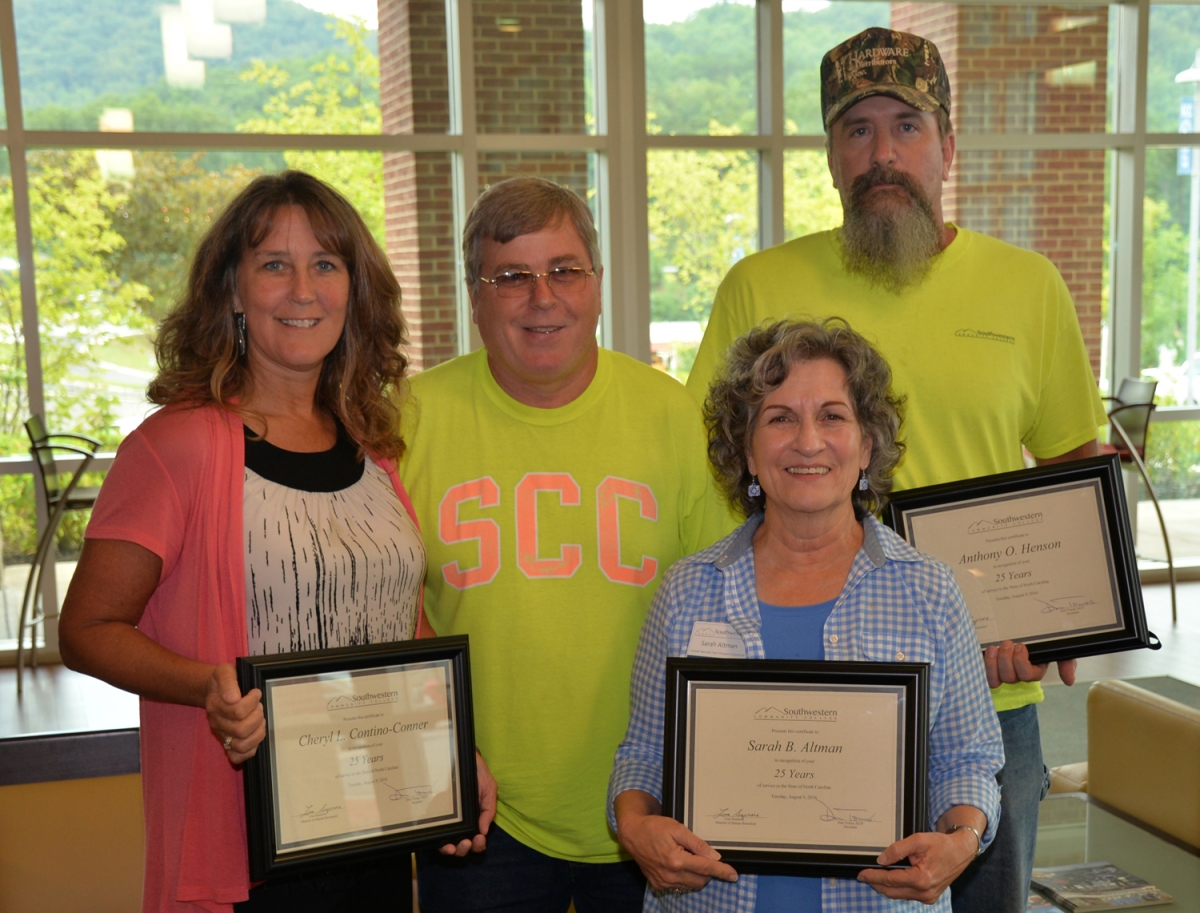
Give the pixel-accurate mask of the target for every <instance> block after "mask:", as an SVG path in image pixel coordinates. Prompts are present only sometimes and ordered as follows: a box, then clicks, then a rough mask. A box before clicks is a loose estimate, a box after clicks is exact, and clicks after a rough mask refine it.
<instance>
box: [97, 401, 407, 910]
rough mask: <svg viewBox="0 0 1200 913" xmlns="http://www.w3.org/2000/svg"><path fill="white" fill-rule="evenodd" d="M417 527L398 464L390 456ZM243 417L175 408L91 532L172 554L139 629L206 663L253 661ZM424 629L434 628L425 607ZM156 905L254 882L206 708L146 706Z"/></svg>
mask: <svg viewBox="0 0 1200 913" xmlns="http://www.w3.org/2000/svg"><path fill="white" fill-rule="evenodd" d="M377 462H378V463H379V465H380V466H381V467H382V468H383V469H385V470H386V471H387V473H388V476H389V477H390V478H391V480H392V484H393V485H394V486H395V488H396V494H397V495H398V496H399V498H400V502H401V503H402V504H403V505H404V507H405V509H406V510H407V511H408V513H409V515H410V516H411V517H412V519H413V522H414V523H416V522H417V518H416V514H415V513H414V512H413V508H412V503H411V502H410V501H409V498H408V494H407V492H405V490H404V486H403V485H401V484H400V479H399V477H398V476H397V475H396V467H395V465H394V464H392V463H390V462H388V461H383V460H378V461H377ZM244 470H245V446H244V439H243V432H242V421H241V418H240V417H239V416H237V415H234V414H231V413H229V412H226V411H225V410H223V409H220V408H218V407H216V406H204V407H199V408H183V407H169V408H166V409H163V410H161V411H159V412H157V413H155V414H154V415H152V416H150V418H148V419H146V421H144V422H143V423H142V424H141V426H139V427H138V428H137V430H135V431H134V432H133V433H132V434H130V435H129V437H127V438H126V439H125V441H124V443H122V444H121V447H120V448H119V449H118V451H117V457H116V460H115V461H114V462H113V467H112V469H111V470H110V471H109V473H108V476H107V478H106V479H105V481H104V486H103V488H102V489H101V491H100V496H99V498H98V499H97V501H96V507H95V509H94V510H93V512H92V519H91V522H90V524H89V525H88V529H87V538H89V539H122V540H125V541H128V542H134V543H136V544H138V545H140V546H142V547H143V548H146V549H149V550H150V551H151V552H153V553H154V554H156V555H158V556H159V557H160V558H161V559H162V562H163V567H162V577H161V579H160V580H159V583H158V587H157V588H156V589H155V591H154V594H153V595H152V596H151V597H150V601H149V602H148V603H147V604H146V611H145V613H144V614H143V615H142V620H141V622H140V623H139V625H138V628H139V630H141V632H142V633H144V634H145V635H146V636H147V637H149V638H151V639H152V640H154V641H156V642H158V643H159V644H161V645H162V646H164V647H166V648H167V649H168V650H172V651H174V652H176V653H178V654H180V655H182V656H187V657H190V658H192V659H198V660H200V661H202V662H206V663H213V664H217V663H228V662H233V660H234V659H235V658H236V657H238V656H245V655H246V654H247V652H248V650H247V646H246V581H245V566H244V555H245V552H244V548H245V546H244V544H243V541H242V497H243V495H242V489H243V482H244V475H245V472H244ZM418 630H419V631H420V630H424V631H428V630H429V629H428V625H427V624H426V623H425V618H424V611H423V610H422V611H421V613H420V615H419V619H418ZM141 755H142V796H143V803H144V806H145V817H146V879H145V888H144V894H143V898H142V909H143V911H145V913H160V911H161V913H183V911H196V910H205V911H211V913H228V911H230V910H231V905H232V904H234V903H236V902H239V901H243V900H246V898H247V896H248V892H249V889H250V876H249V863H248V861H247V856H246V818H245V804H244V800H243V796H242V772H241V770H239V769H237V768H234V767H233V766H232V765H231V764H230V763H229V761H228V759H227V758H226V756H225V752H224V751H223V750H222V748H221V743H220V742H219V741H218V740H217V738H216V737H215V736H214V735H213V733H212V731H211V730H210V729H209V727H208V716H207V714H206V713H205V711H204V709H203V708H201V707H188V706H184V705H182V704H166V703H161V702H158V701H151V700H147V699H145V698H143V699H142V701H141Z"/></svg>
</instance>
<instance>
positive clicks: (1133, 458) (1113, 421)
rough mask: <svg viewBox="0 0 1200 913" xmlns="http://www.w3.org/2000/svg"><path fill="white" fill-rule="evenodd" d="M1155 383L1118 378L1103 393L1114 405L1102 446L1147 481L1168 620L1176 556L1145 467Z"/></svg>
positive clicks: (1132, 507) (1174, 616)
mask: <svg viewBox="0 0 1200 913" xmlns="http://www.w3.org/2000/svg"><path fill="white" fill-rule="evenodd" d="M1157 386H1158V381H1156V380H1139V379H1137V378H1134V377H1126V378H1125V379H1124V380H1122V381H1121V387H1120V389H1119V390H1117V395H1116V396H1106V397H1104V399H1105V400H1106V401H1108V402H1110V403H1115V405H1114V406H1113V407H1112V408H1111V409H1109V410H1108V425H1109V428H1111V429H1112V434H1111V435H1110V442H1109V443H1108V444H1104V445H1102V446H1101V448H1100V449H1101V452H1103V453H1115V454H1117V455H1118V456H1119V457H1120V458H1121V462H1122V463H1124V464H1128V465H1133V466H1136V467H1137V469H1138V472H1139V473H1140V474H1141V477H1142V480H1143V481H1144V482H1145V483H1146V491H1148V492H1149V493H1150V500H1151V502H1152V503H1153V504H1154V512H1155V513H1156V514H1157V515H1158V526H1159V528H1160V529H1161V530H1162V537H1163V546H1164V547H1165V548H1166V551H1167V574H1168V578H1169V580H1170V582H1171V621H1172V622H1175V621H1176V620H1177V617H1178V616H1177V614H1176V608H1175V559H1174V557H1173V556H1172V554H1171V540H1170V539H1169V538H1167V524H1166V521H1165V520H1163V513H1162V507H1161V506H1160V505H1159V503H1158V492H1156V491H1155V490H1154V483H1153V482H1151V481H1150V473H1149V471H1148V470H1147V469H1146V437H1147V434H1148V433H1149V430H1150V416H1151V415H1153V414H1154V410H1155V408H1156V407H1155V405H1154V390H1155V388H1156V387H1157ZM1130 510H1132V511H1136V510H1137V504H1136V503H1134V504H1131V505H1130Z"/></svg>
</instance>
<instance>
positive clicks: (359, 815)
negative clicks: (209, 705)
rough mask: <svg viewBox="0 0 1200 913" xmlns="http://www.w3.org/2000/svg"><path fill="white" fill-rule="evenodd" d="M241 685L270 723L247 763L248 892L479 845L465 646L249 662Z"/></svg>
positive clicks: (241, 667)
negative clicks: (375, 858) (452, 846)
mask: <svg viewBox="0 0 1200 913" xmlns="http://www.w3.org/2000/svg"><path fill="white" fill-rule="evenodd" d="M238 675H239V679H240V683H241V687H242V690H243V692H245V691H248V690H250V689H251V688H259V689H261V690H262V693H263V710H264V713H265V716H266V721H267V737H266V739H265V740H264V741H263V743H262V744H261V745H260V746H259V750H258V753H257V754H256V755H255V757H253V758H251V759H250V760H249V761H247V762H246V818H247V830H248V836H249V844H250V874H251V878H252V880H256V881H257V880H261V879H263V878H267V877H270V876H271V875H274V874H277V873H281V872H292V871H298V870H303V869H305V868H307V867H310V866H328V865H330V864H332V863H336V862H340V861H348V860H352V859H359V858H366V857H368V856H372V855H382V854H384V853H388V852H395V851H398V850H405V849H412V848H416V847H423V846H434V845H441V844H443V843H447V842H451V843H452V842H457V840H459V839H461V838H463V837H470V836H472V835H473V834H474V833H475V830H476V822H477V818H478V796H477V792H476V790H477V787H476V779H475V747H474V734H473V728H472V718H471V700H470V672H469V667H468V657H467V639H466V638H465V637H454V638H451V637H446V638H435V639H432V640H422V641H407V642H404V643H391V644H378V645H374V646H369V647H354V648H347V649H339V650H324V651H322V650H314V651H307V652H303V653H291V654H283V655H276V656H257V657H249V658H243V659H239V660H238Z"/></svg>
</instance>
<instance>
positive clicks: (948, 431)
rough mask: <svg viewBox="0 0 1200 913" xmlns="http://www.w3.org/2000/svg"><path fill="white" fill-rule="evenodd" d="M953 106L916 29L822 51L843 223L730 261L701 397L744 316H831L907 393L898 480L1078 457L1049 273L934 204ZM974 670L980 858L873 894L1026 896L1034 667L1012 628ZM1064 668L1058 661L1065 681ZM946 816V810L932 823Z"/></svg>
mask: <svg viewBox="0 0 1200 913" xmlns="http://www.w3.org/2000/svg"><path fill="white" fill-rule="evenodd" d="M950 106H951V92H950V81H949V79H948V78H947V76H946V69H945V66H944V65H943V63H942V59H941V55H940V54H938V50H937V48H936V47H935V46H934V45H933V43H932V42H930V41H928V40H926V39H924V38H921V37H918V36H916V35H909V34H906V33H904V32H896V31H891V30H889V29H882V28H871V29H867V30H866V31H864V32H861V33H860V34H858V35H855V36H854V37H853V38H850V39H848V40H847V41H845V42H843V43H842V44H840V45H838V46H837V47H836V48H834V49H833V50H831V51H830V52H829V53H828V54H826V55H825V58H824V60H823V61H822V63H821V113H822V116H823V121H824V124H825V131H826V143H825V148H826V152H827V157H828V163H829V170H830V174H831V176H832V177H833V184H834V186H835V187H836V188H837V190H838V192H839V194H840V195H841V199H842V211H843V223H842V226H841V227H840V228H838V229H835V230H833V231H825V232H818V233H816V234H812V235H808V236H806V237H803V238H797V239H795V240H793V241H789V242H787V243H786V244H781V245H779V246H777V247H773V248H770V249H769V250H765V251H762V252H760V253H757V254H753V255H751V256H749V257H745V258H744V259H742V260H741V261H739V262H738V263H737V264H736V265H735V266H734V267H733V269H732V270H730V272H729V275H728V276H726V277H725V280H724V281H723V282H722V283H721V287H720V289H719V290H718V292H717V297H716V300H715V301H714V303H713V310H712V316H711V317H710V319H709V323H708V327H707V329H706V330H705V334H704V340H703V342H702V343H701V345H700V350H699V352H698V353H697V355H696V361H695V364H694V366H693V367H692V371H691V374H690V376H689V378H688V389H689V390H691V391H692V392H693V394H694V395H695V396H696V397H697V398H698V399H701V400H703V398H704V396H705V394H706V393H707V391H708V386H709V382H710V381H711V379H712V377H713V376H714V374H715V373H716V371H717V369H718V367H719V364H720V361H721V360H722V356H723V353H724V352H725V350H726V348H727V347H728V346H729V344H730V343H731V342H733V340H735V339H737V338H738V337H739V336H741V335H742V334H743V333H745V332H746V331H747V330H749V329H751V328H752V327H755V326H758V325H759V324H761V323H763V322H764V321H767V320H778V319H780V318H785V317H790V318H794V319H806V320H813V319H816V320H821V319H824V318H827V317H835V316H836V317H842V318H844V319H845V320H847V321H848V322H849V323H850V325H851V326H852V327H853V328H854V329H856V330H858V331H859V332H861V333H865V334H866V335H867V337H868V338H870V339H871V340H872V342H874V343H875V344H876V346H877V347H878V348H879V350H880V351H881V352H882V353H883V355H884V356H885V357H886V358H887V359H888V362H889V363H890V365H891V368H892V372H893V383H894V389H895V391H896V392H897V393H898V394H901V395H904V396H906V397H907V405H906V410H905V419H904V428H903V433H904V437H905V438H906V441H907V444H908V452H907V456H906V457H905V459H904V461H903V462H902V463H901V464H900V466H899V467H898V469H897V471H896V476H895V488H896V490H905V489H910V488H916V487H920V486H925V485H933V484H937V483H941V482H953V481H958V480H961V479H969V478H977V477H979V476H984V475H990V474H992V473H997V472H1005V471H1008V470H1013V469H1021V468H1023V466H1024V462H1023V456H1022V445H1023V446H1024V447H1025V448H1027V449H1028V450H1029V452H1030V453H1032V454H1033V456H1034V457H1035V458H1036V459H1037V461H1038V462H1039V463H1047V462H1059V461H1065V460H1070V459H1079V458H1082V457H1085V456H1091V455H1093V454H1094V453H1096V452H1097V448H1096V431H1097V428H1098V427H1099V426H1101V425H1103V424H1105V415H1104V410H1103V408H1102V407H1101V403H1100V398H1099V393H1098V390H1097V388H1096V382H1095V378H1094V376H1093V374H1092V371H1091V367H1090V364H1089V361H1088V355H1087V351H1086V349H1085V348H1084V345H1083V339H1082V335H1081V333H1080V330H1079V321H1078V318H1077V317H1076V314H1075V307H1074V303H1073V302H1072V300H1071V296H1070V293H1069V292H1068V291H1067V288H1066V285H1065V284H1064V282H1063V280H1062V277H1061V276H1059V274H1058V271H1057V270H1056V269H1055V268H1054V267H1053V265H1051V264H1050V262H1049V261H1048V260H1046V259H1045V258H1044V257H1042V256H1040V255H1038V254H1034V253H1031V252H1029V251H1025V250H1020V249H1018V248H1016V247H1013V246H1012V245H1009V244H1005V243H1004V242H1001V241H997V240H995V239H993V238H989V237H987V236H985V235H981V234H978V233H976V232H973V231H970V230H968V229H965V228H963V227H961V226H957V225H955V224H954V223H952V222H947V221H946V220H945V218H944V216H943V212H942V190H943V185H944V183H945V181H947V180H948V179H949V177H950V169H951V166H952V164H953V161H954V151H955V137H954V130H953V127H952V125H951V122H950ZM881 658H882V657H881ZM984 666H985V670H986V673H987V678H988V683H989V685H990V686H991V687H992V689H993V690H992V698H993V702H994V704H995V706H996V710H997V711H998V714H999V718H1000V724H1001V729H1002V730H1003V733H1004V750H1005V756H1006V764H1005V767H1004V769H1003V770H1002V771H1001V773H1000V774H999V776H998V779H999V780H1000V782H1001V786H1002V787H1003V789H1002V803H1001V815H1000V821H999V822H995V821H988V822H986V824H985V825H984V826H982V827H980V828H979V830H980V834H979V841H978V849H979V850H980V851H981V852H982V855H981V856H980V857H979V858H977V859H976V860H974V862H972V861H971V860H970V859H969V858H963V859H956V860H954V863H955V864H954V865H953V866H951V867H950V868H948V869H946V870H944V871H942V872H941V875H940V878H941V882H940V884H936V883H932V882H931V883H930V884H928V885H925V886H924V888H922V889H921V890H917V888H916V887H915V886H914V887H913V888H912V890H907V891H904V890H895V889H891V888H886V887H885V886H886V885H888V884H899V883H900V882H899V881H892V879H898V878H899V876H898V875H897V874H896V873H894V872H882V871H875V872H870V873H865V874H864V875H863V880H865V881H869V882H871V883H872V884H873V885H875V886H876V887H877V890H881V891H882V892H884V893H887V894H888V896H891V897H912V898H917V899H922V900H925V901H926V902H930V900H931V898H934V897H936V896H938V894H940V893H941V891H942V890H944V888H945V886H946V884H949V883H951V882H952V883H953V884H952V887H951V893H952V895H953V905H954V908H955V910H956V911H957V913H968V911H969V913H990V911H995V913H1014V911H1019V910H1024V909H1025V905H1026V902H1027V897H1028V890H1029V879H1030V874H1031V870H1032V866H1033V851H1034V843H1035V840H1036V835H1037V807H1038V803H1039V801H1040V800H1041V798H1042V793H1043V789H1044V788H1045V784H1046V782H1047V777H1046V770H1045V767H1044V766H1043V764H1042V752H1041V739H1040V734H1039V732H1038V724H1037V709H1036V704H1037V703H1038V702H1039V701H1041V700H1042V691H1041V685H1040V684H1039V682H1040V680H1041V678H1042V677H1043V675H1044V674H1045V672H1046V667H1045V666H1044V665H1033V664H1031V663H1030V662H1029V653H1028V650H1027V649H1026V648H1025V647H1024V646H1023V645H1014V644H1013V643H1012V642H1011V641H1006V642H1003V643H1000V644H994V645H989V646H988V647H987V649H986V650H985V651H984ZM1074 666H1075V664H1074V662H1073V661H1070V662H1064V663H1060V664H1059V674H1060V675H1061V677H1062V679H1063V680H1064V681H1065V682H1066V683H1067V684H1071V683H1072V682H1073V681H1074V676H1075V668H1074ZM934 712H936V710H935V711H934ZM951 811H953V809H951ZM954 823H961V824H965V825H969V826H971V827H975V825H974V824H972V823H971V822H969V821H963V822H954ZM949 827H950V824H949V823H948V821H947V819H945V818H944V816H943V820H942V821H939V822H938V829H939V830H941V831H948V830H949ZM962 834H963V830H962V828H959V829H958V830H956V831H955V835H956V836H957V837H960V838H961V837H962ZM969 843H970V846H969V847H968V848H967V850H966V852H967V855H968V856H969V853H970V851H972V850H974V849H975V848H976V844H975V841H969ZM955 851H956V852H959V851H960V848H959V847H957V846H956V848H955ZM968 863H970V864H969V865H968ZM960 873H962V874H961V875H960ZM935 874H936V873H935Z"/></svg>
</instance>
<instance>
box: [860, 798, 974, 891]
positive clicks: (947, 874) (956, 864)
mask: <svg viewBox="0 0 1200 913" xmlns="http://www.w3.org/2000/svg"><path fill="white" fill-rule="evenodd" d="M954 824H967V825H970V827H972V828H974V829H975V830H976V831H978V832H979V833H980V834H982V833H983V832H984V830H985V829H986V828H987V818H986V816H985V815H984V814H983V812H981V811H980V810H979V809H977V808H974V807H972V806H969V805H956V806H954V807H953V808H951V809H950V810H949V811H947V812H946V813H945V814H944V815H942V817H941V818H939V819H938V832H936V833H929V832H927V831H923V832H921V833H918V834H912V835H910V836H908V837H905V838H904V839H903V840H898V841H896V842H895V843H893V844H892V845H891V846H889V847H888V848H887V849H886V850H884V851H883V852H882V853H880V854H879V859H878V862H879V864H880V865H895V864H896V863H897V862H900V860H902V859H904V858H905V857H908V861H909V862H910V863H912V867H911V868H908V869H864V870H863V871H861V872H859V873H858V880H859V881H861V882H864V883H866V884H869V885H870V886H871V887H873V888H874V889H875V890H876V891H878V892H879V893H880V894H882V895H883V896H884V897H891V898H893V899H895V900H919V901H921V902H922V903H930V904H931V903H934V902H936V901H937V899H938V898H939V897H941V896H942V892H943V891H945V890H946V888H948V887H949V886H950V883H951V882H952V881H954V879H955V878H957V877H958V876H959V875H961V874H962V871H963V869H965V868H966V867H967V866H968V865H970V864H971V861H972V860H974V858H975V856H976V854H977V853H978V852H979V838H978V837H977V836H976V835H975V834H974V833H972V832H971V831H970V830H968V829H967V828H965V827H964V828H959V829H958V830H956V831H954V832H952V833H949V834H946V833H942V831H944V830H946V829H947V828H949V827H950V826H951V825H954Z"/></svg>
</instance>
